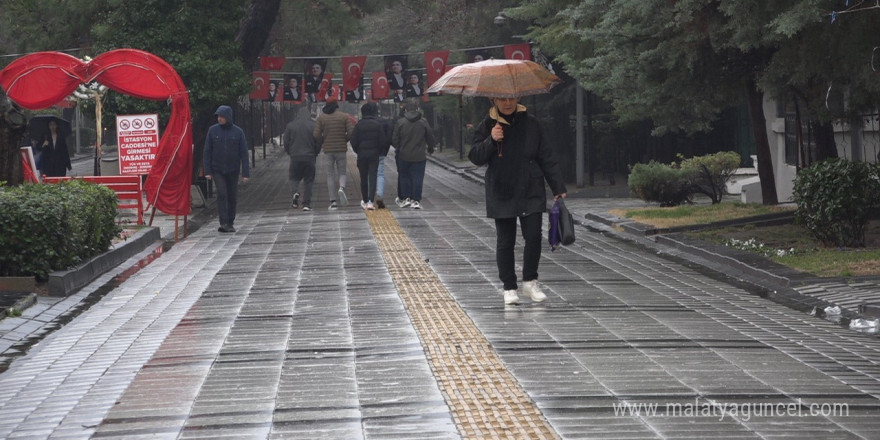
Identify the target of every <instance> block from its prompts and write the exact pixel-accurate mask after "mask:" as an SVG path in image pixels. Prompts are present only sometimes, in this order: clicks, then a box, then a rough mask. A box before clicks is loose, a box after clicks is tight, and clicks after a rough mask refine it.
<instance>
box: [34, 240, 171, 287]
mask: <svg viewBox="0 0 880 440" xmlns="http://www.w3.org/2000/svg"><path fill="white" fill-rule="evenodd" d="M161 239H162V237H161V235H160V233H159V228H157V227H146V228H142V229H140V230H138V231H137V232H135V233H134V235H132V236H131V237H129V238H128V239H127V240H125V241H122V242H120V243H117V244H115V245H113V246H111V247H110V249H109V250H108V251H107V252H104V253H103V254H101V255H98V256H96V257H94V258H92V259H91V260H89V261H87V262H85V263H83V264H80V265H79V266H77V267H75V268H73V269H70V270H64V271H57V272H52V273H50V274H49V282H48V289H49V296H67V295H70V294H71V293H73V292H75V291H76V290H79V289H80V288H82V287H83V286H85V285H86V284H88V283H90V282H92V281H93V280H94V279H95V278H98V277H99V276H101V275H102V274H104V273H105V272H107V271H108V270H110V269H113V268H114V267H116V266H118V265H120V264H122V262H124V261H125V260H127V259H129V258H131V257H132V256H133V255H135V254H137V253H139V252H141V251H143V250H144V249H146V248H147V247H148V246H150V245H151V244H153V243H155V242H157V241H161Z"/></svg>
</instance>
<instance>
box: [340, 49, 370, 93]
mask: <svg viewBox="0 0 880 440" xmlns="http://www.w3.org/2000/svg"><path fill="white" fill-rule="evenodd" d="M366 62H367V57H366V55H364V56H356V57H342V91H344V92H350V91H353V90H357V89H358V87H359V86H360V84H361V78H363V77H364V64H366Z"/></svg>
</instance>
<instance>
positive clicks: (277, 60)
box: [260, 57, 285, 70]
mask: <svg viewBox="0 0 880 440" xmlns="http://www.w3.org/2000/svg"><path fill="white" fill-rule="evenodd" d="M284 61H285V59H284V57H260V69H262V70H281V68H282V67H284Z"/></svg>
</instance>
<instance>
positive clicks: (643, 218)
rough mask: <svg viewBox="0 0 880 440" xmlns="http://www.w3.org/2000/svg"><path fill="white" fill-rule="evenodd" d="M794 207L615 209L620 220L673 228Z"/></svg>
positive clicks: (729, 204)
mask: <svg viewBox="0 0 880 440" xmlns="http://www.w3.org/2000/svg"><path fill="white" fill-rule="evenodd" d="M793 210H794V207H786V206H765V205H756V204H747V203H739V202H723V203H718V204H715V205H682V206H673V207H669V208H661V207H648V208H638V209H615V210H612V211H611V214H614V215H616V216H618V217H622V218H627V219H630V220H633V221H636V222H639V223H644V224H648V225H651V226H654V227H655V228H672V227H678V226H693V225H702V224H707V223H715V222H719V221H722V220H734V219H739V218H747V217H755V216H759V215H766V214H775V213H779V212H787V211H793Z"/></svg>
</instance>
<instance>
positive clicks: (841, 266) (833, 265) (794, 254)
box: [688, 221, 880, 277]
mask: <svg viewBox="0 0 880 440" xmlns="http://www.w3.org/2000/svg"><path fill="white" fill-rule="evenodd" d="M688 235H690V236H692V237H696V238H699V239H701V240H705V241H709V242H712V243H716V244H722V245H725V246H730V247H734V248H737V249H740V250H746V251H749V252H754V253H758V254H761V255H764V256H765V257H767V258H769V259H771V260H773V261H775V262H777V263H780V264H783V265H785V266H788V267H791V268H793V269H797V270H800V271H802V272H807V273H810V274H813V275H815V276H819V277H847V276H868V275H880V222H878V221H872V222H870V223H869V224H868V227H867V228H866V243H867V246H866V247H865V248H859V249H837V248H823V247H821V246H820V245H819V244H818V242H817V241H816V240H815V239H814V238H813V237H812V236H811V235H810V233H809V232H808V231H807V230H806V228H804V227H803V226H801V225H797V224H789V225H779V226H755V225H744V226H731V227H725V228H718V229H712V230H707V231H698V232H691V233H688ZM744 243H748V244H747V245H746V244H744ZM760 245H763V246H760Z"/></svg>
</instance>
